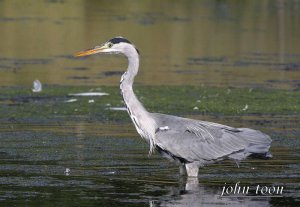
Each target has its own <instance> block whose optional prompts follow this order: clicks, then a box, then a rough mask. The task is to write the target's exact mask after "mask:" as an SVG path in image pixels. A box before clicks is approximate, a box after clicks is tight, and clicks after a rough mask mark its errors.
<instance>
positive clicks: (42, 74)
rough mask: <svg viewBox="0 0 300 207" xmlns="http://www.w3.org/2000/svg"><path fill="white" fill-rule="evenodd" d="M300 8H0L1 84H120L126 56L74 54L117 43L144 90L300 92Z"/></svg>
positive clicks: (104, 0)
mask: <svg viewBox="0 0 300 207" xmlns="http://www.w3.org/2000/svg"><path fill="white" fill-rule="evenodd" d="M299 11H300V1H298V0H290V1H284V0H276V1H274V0H261V1H252V0H248V1H242V2H241V1H225V0H215V1H210V0H202V1H193V0H189V1H176V0H175V1H173V0H172V1H171V0H165V1H161V2H157V1H151V0H143V1H140V0H121V1H109V0H90V1H84V0H72V1H68V0H27V1H19V0H9V1H8V0H1V1H0V28H1V33H0V37H1V38H0V45H1V47H0V82H1V85H5V86H8V85H24V86H25V85H26V86H29V85H31V84H32V81H33V80H34V79H39V80H40V81H41V82H42V83H47V84H62V85H83V84H84V85H87V84H88V85H117V84H118V83H119V78H120V73H121V72H122V71H124V70H125V69H126V67H127V65H126V64H127V62H126V59H125V58H116V57H113V56H99V55H98V56H94V57H89V58H87V59H74V58H73V56H72V54H73V53H74V52H77V51H79V50H83V49H86V48H90V47H93V46H96V45H99V44H102V43H103V42H105V41H107V40H108V39H110V38H112V37H115V36H123V37H126V38H127V39H129V40H130V41H131V42H133V43H134V44H135V45H136V47H137V48H138V49H139V50H140V52H141V59H142V60H141V70H140V74H139V76H138V77H137V84H145V85H182V84H184V85H201V84H204V85H208V86H235V87H266V88H281V89H299V87H300V86H299V84H300V81H299V80H300V73H299V70H300V47H299V45H300V38H299V36H300V27H299V21H300V12H299Z"/></svg>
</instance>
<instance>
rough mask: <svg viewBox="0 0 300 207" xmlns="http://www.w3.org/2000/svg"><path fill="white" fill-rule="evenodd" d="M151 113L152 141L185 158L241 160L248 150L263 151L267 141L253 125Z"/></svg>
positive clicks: (268, 140)
mask: <svg viewBox="0 0 300 207" xmlns="http://www.w3.org/2000/svg"><path fill="white" fill-rule="evenodd" d="M152 116H153V118H154V119H155V121H156V124H157V126H158V128H157V130H156V134H155V135H156V136H155V140H156V145H157V146H158V147H159V148H160V149H162V150H165V151H167V152H168V153H170V154H172V156H174V157H180V158H184V159H185V160H186V161H188V162H193V161H201V160H202V161H211V160H218V159H220V158H223V157H229V158H232V159H236V160H241V159H244V158H245V157H246V156H248V155H250V154H252V153H258V154H260V153H267V152H268V150H269V147H270V143H271V139H270V137H269V136H268V135H266V134H263V133H262V132H260V131H257V130H253V129H248V128H232V127H229V126H225V125H221V124H216V123H212V122H206V121H198V120H192V119H186V118H181V117H176V116H170V115H165V114H158V113H153V114H152Z"/></svg>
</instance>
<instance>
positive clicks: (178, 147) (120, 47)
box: [76, 37, 272, 177]
mask: <svg viewBox="0 0 300 207" xmlns="http://www.w3.org/2000/svg"><path fill="white" fill-rule="evenodd" d="M96 53H117V54H118V53H121V54H124V55H125V56H126V57H127V58H128V68H127V71H126V72H125V73H124V74H123V75H122V77H121V81H120V90H121V94H122V96H123V99H124V102H125V105H126V108H127V111H128V114H129V116H130V118H131V120H132V122H133V124H134V126H135V128H136V130H137V132H138V133H139V134H140V136H141V137H142V138H144V139H145V140H146V141H148V142H149V144H150V151H149V153H150V154H151V153H152V152H153V151H154V150H156V151H157V152H159V153H160V154H161V155H163V156H164V157H166V158H168V159H170V160H172V161H175V162H177V163H179V164H180V173H182V174H187V175H188V176H191V177H196V176H198V170H199V167H201V166H204V165H207V164H210V163H214V162H216V161H218V160H223V159H233V160H235V161H236V162H239V161H240V160H243V159H245V158H246V157H248V156H249V155H252V154H259V155H263V156H265V157H271V154H270V153H269V148H270V145H271V142H272V140H271V139H270V137H269V136H268V135H266V134H264V133H262V132H260V131H257V130H253V129H248V128H233V127H229V126H225V125H221V124H217V123H212V122H207V121H200V120H193V119H187V118H182V117H177V116H171V115H166V114H159V113H150V112H148V111H147V110H146V109H145V108H144V106H143V105H142V103H141V102H140V101H139V100H138V99H137V97H136V96H135V94H134V91H133V88H132V86H133V82H134V77H135V76H136V75H137V73H138V69H139V51H138V50H137V49H136V48H135V46H134V45H133V44H132V43H131V42H130V41H128V40H127V39H125V38H123V37H116V38H113V39H111V40H109V41H107V42H105V43H104V44H102V45H101V46H96V47H94V48H92V49H88V50H85V51H82V52H79V53H77V54H76V56H78V57H81V56H86V55H92V54H96Z"/></svg>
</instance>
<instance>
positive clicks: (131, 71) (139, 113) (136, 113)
mask: <svg viewBox="0 0 300 207" xmlns="http://www.w3.org/2000/svg"><path fill="white" fill-rule="evenodd" d="M133 49H134V52H133V51H130V55H127V54H126V53H124V54H125V55H126V56H127V58H128V68H127V71H126V72H125V73H124V74H123V75H122V78H121V81H120V89H121V93H122V96H123V99H124V102H125V104H126V107H127V111H128V114H129V116H130V118H131V119H132V122H133V123H134V125H135V128H136V130H137V132H138V133H139V134H140V135H141V136H142V137H143V138H145V139H146V140H147V141H148V142H149V143H150V153H151V152H152V151H153V149H154V145H155V141H154V136H155V129H156V124H155V121H154V120H153V119H152V118H151V115H150V113H149V112H148V111H147V110H146V109H145V108H144V106H143V105H142V103H141V102H140V101H139V100H138V99H137V97H136V96H135V94H134V92H133V89H132V85H133V81H134V77H135V76H136V74H137V72H138V68H139V57H138V54H137V52H136V51H135V48H133Z"/></svg>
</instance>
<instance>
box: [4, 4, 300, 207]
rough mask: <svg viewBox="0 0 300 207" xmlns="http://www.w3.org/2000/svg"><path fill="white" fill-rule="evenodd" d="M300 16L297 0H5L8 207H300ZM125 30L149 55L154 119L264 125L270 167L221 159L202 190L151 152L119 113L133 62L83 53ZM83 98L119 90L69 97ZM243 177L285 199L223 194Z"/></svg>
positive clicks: (146, 69) (142, 80)
mask: <svg viewBox="0 0 300 207" xmlns="http://www.w3.org/2000/svg"><path fill="white" fill-rule="evenodd" d="M299 10H300V2H299V1H293V0H292V1H281V0H278V1H271V0H270V1H267V0H263V1H242V2H240V1H162V2H161V1H160V2H158V1H157V2H156V1H150V0H149V1H138V0H133V1H80V0H74V1H64V0H57V1H56V0H50V1H48V0H39V1H33V0H29V1H17V0H16V1H8V0H2V1H0V28H1V35H0V37H1V38H0V45H1V47H0V83H1V85H0V206H96V205H99V206H201V205H204V206H215V205H221V206H225V205H226V206H297V205H299V202H300V197H299V190H300V188H299V178H300V174H299V172H300V165H299V160H300V159H299V158H300V154H299V150H300V139H299V136H300V127H299V126H300V115H299V114H300V92H299V87H300V48H299V45H300V39H299V36H300V28H299V26H298V24H299V20H300V13H299ZM118 35H122V36H124V37H126V38H128V39H129V40H130V41H132V42H133V43H134V44H135V45H136V46H137V48H138V49H139V50H140V51H141V68H140V72H139V74H138V76H137V78H136V84H135V92H136V94H137V96H138V97H139V99H140V100H141V101H142V102H143V103H144V105H145V107H146V108H147V109H148V110H149V111H152V112H160V113H167V114H174V115H178V116H184V117H189V118H194V119H201V120H207V121H213V122H217V123H222V124H226V125H230V126H234V127H249V128H254V129H258V130H261V131H263V132H265V133H267V134H269V135H270V136H271V137H272V140H273V143H272V146H271V151H272V154H273V158H272V159H268V160H259V159H247V160H245V161H243V162H242V163H241V165H240V167H239V168H238V167H236V165H235V163H233V162H231V161H223V162H220V163H216V164H213V165H211V166H207V167H204V168H202V169H200V174H199V180H198V181H197V182H196V184H195V183H192V182H191V181H186V180H185V179H184V178H182V177H180V176H179V170H178V167H177V166H176V165H174V164H173V163H170V162H169V161H168V160H165V159H163V158H162V157H160V156H159V155H158V154H157V153H155V154H154V155H152V156H151V157H148V151H149V146H148V145H147V143H145V142H144V141H143V140H142V139H141V138H140V137H139V136H138V134H137V132H136V131H135V128H134V126H133V124H132V123H131V122H130V119H129V117H128V115H127V112H126V111H122V110H121V111H119V110H111V107H123V102H122V98H121V96H120V93H119V89H118V83H119V79H120V76H121V74H122V72H123V71H124V69H125V68H126V66H127V62H126V59H125V58H124V57H121V56H91V57H88V58H79V59H75V58H74V57H73V56H72V54H73V53H75V52H77V51H80V50H83V49H86V48H90V47H92V46H95V45H99V44H101V43H102V42H104V41H106V40H108V39H110V38H111V37H114V36H118ZM35 79H39V80H40V81H41V82H42V83H43V91H42V92H40V93H33V92H32V91H31V88H32V82H33V81H34V80H35ZM81 92H106V93H108V94H109V95H106V96H101V97H77V96H72V95H71V94H72V93H81ZM75 99H76V100H75ZM70 101H73V102H70ZM237 182H240V184H241V185H244V186H245V185H247V186H250V187H253V188H254V187H255V186H257V185H261V186H283V187H284V190H283V194H282V195H283V197H240V198H236V197H220V195H221V192H222V187H223V186H224V185H225V183H226V184H227V185H234V184H235V183H237ZM252 193H253V192H252Z"/></svg>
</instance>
